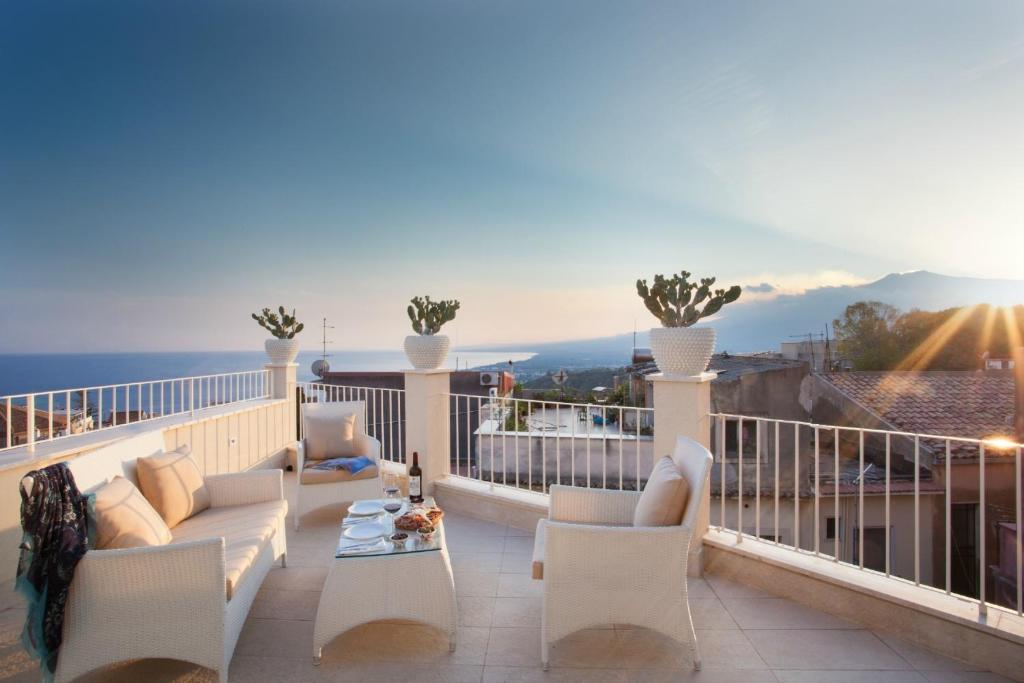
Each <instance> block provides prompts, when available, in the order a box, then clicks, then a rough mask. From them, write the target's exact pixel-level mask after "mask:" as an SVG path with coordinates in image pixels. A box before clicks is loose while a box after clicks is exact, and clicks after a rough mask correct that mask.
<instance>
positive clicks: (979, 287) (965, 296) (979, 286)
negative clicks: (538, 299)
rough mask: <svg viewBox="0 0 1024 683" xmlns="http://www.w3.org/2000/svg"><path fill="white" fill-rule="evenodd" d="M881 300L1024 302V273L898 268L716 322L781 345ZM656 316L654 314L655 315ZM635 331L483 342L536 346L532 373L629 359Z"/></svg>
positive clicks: (910, 304) (764, 345)
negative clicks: (994, 276)
mask: <svg viewBox="0 0 1024 683" xmlns="http://www.w3.org/2000/svg"><path fill="white" fill-rule="evenodd" d="M865 300H874V301H883V302H885V303H888V304H892V305H893V306H896V307H897V308H900V309H902V310H904V311H908V310H911V309H914V308H920V309H924V310H941V309H946V308H950V307H954V306H969V305H972V304H980V303H989V304H993V305H996V306H1007V305H1013V304H1024V280H989V279H984V278H968V277H954V276H950V275H939V274H937V273H930V272H928V271H923V270H922V271H916V272H912V273H894V274H892V275H887V276H885V277H883V278H882V279H880V280H877V281H875V282H870V283H867V284H864V285H855V286H844V287H820V288H817V289H810V290H807V291H806V292H804V293H803V294H784V295H780V296H778V297H776V298H774V299H768V300H759V301H747V302H744V300H743V299H742V298H741V299H740V301H739V302H737V303H735V304H733V305H731V306H728V307H726V308H725V309H724V310H723V312H722V314H721V315H720V316H719V317H718V318H717V319H716V320H714V322H713V325H714V327H715V329H716V330H717V331H718V343H717V348H718V350H720V351H729V352H732V353H745V352H750V351H769V350H778V348H779V344H780V343H781V342H783V341H787V340H790V339H791V338H792V337H794V336H796V335H806V334H807V333H808V332H811V333H815V334H817V333H819V332H823V331H824V328H825V325H826V324H831V323H832V321H833V320H834V319H836V318H838V317H839V316H840V315H841V314H842V312H843V310H844V309H845V308H846V306H848V305H849V304H851V303H854V302H856V301H865ZM649 322H650V323H651V324H653V323H654V322H655V321H654V319H653V318H651V319H650V321H649ZM648 344H649V340H648V335H647V331H646V330H644V331H643V332H640V333H639V334H638V335H637V345H639V346H647V345H648ZM632 348H633V334H632V333H627V334H620V335H615V336H612V337H601V338H597V339H576V340H570V341H561V342H551V343H547V344H530V345H529V348H524V345H523V344H511V345H501V346H489V347H481V348H480V350H488V351H491V350H494V351H497V350H505V351H512V350H515V351H524V350H527V351H534V352H536V353H537V355H536V356H535V357H533V358H532V359H530V360H529V361H525V362H523V363H517V364H516V368H517V370H520V369H521V370H523V371H526V372H528V373H530V374H533V373H542V372H543V371H545V370H547V369H551V368H558V367H564V368H566V369H569V370H571V369H572V368H590V367H615V366H621V365H625V364H627V363H629V360H630V353H631V350H632Z"/></svg>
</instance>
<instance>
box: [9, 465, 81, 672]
mask: <svg viewBox="0 0 1024 683" xmlns="http://www.w3.org/2000/svg"><path fill="white" fill-rule="evenodd" d="M28 476H30V477H32V479H33V481H32V491H31V492H30V493H25V489H24V487H19V490H20V491H21V528H22V532H23V535H22V540H21V555H20V557H19V558H18V575H17V580H16V587H17V589H18V590H19V591H20V592H21V594H22V595H24V596H25V598H26V599H27V600H28V603H29V606H28V615H27V617H26V619H25V628H24V630H23V631H22V633H21V642H22V645H24V647H25V649H26V650H28V652H29V653H30V654H32V655H33V656H35V657H38V658H39V660H40V667H41V668H42V670H43V676H44V678H45V679H46V680H47V681H50V680H52V679H53V674H54V672H55V671H56V670H57V652H58V650H59V649H60V644H61V638H62V636H63V629H64V606H65V604H66V603H67V599H68V589H69V588H70V586H71V579H72V578H74V575H75V565H77V564H78V561H79V560H80V559H82V556H83V555H85V552H86V550H88V547H89V535H90V534H89V531H90V529H89V519H88V514H87V513H88V509H89V507H90V505H91V501H92V499H93V497H92V496H83V495H82V494H81V493H80V492H79V490H78V486H76V485H75V478H74V476H72V474H71V470H69V469H68V466H67V464H66V463H63V462H61V463H57V464H56V465H50V466H49V467H45V468H43V469H41V470H35V471H33V472H29V474H28Z"/></svg>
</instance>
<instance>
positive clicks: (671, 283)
mask: <svg viewBox="0 0 1024 683" xmlns="http://www.w3.org/2000/svg"><path fill="white" fill-rule="evenodd" d="M689 278H690V273H688V272H686V271H685V270H684V271H682V272H680V273H679V274H678V275H673V276H671V277H668V278H666V277H665V276H664V275H655V276H654V284H653V285H651V286H650V287H648V286H647V280H637V281H636V292H637V294H639V295H640V298H641V299H643V300H644V305H645V306H647V310H649V311H650V312H651V313H653V314H654V316H655V317H656V318H657V319H658V320H660V321H661V324H662V325H663V326H665V327H689V326H690V325H693V324H694V323H696V322H697V321H698V320H700V319H701V318H707V317H708V316H712V315H714V314H715V313H718V311H720V310H721V309H722V306H725V305H726V304H731V303H732V302H734V301H736V299H739V298H740V292H741V290H740V287H739V285H733V286H732V287H730V288H729V289H727V290H726V289H715V290H712V289H711V286H712V285H713V284H715V278H713V277H706V278H701V280H700V284H697V283H696V282H690V281H689ZM705 301H706V302H707V303H704V302H705ZM702 303H704V307H703V308H698V307H699V306H700V304H702Z"/></svg>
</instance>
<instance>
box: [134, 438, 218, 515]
mask: <svg viewBox="0 0 1024 683" xmlns="http://www.w3.org/2000/svg"><path fill="white" fill-rule="evenodd" d="M137 465H138V477H139V488H140V489H142V494H143V495H144V496H146V500H148V501H149V502H150V503H151V504H152V505H153V507H154V508H156V511H157V512H159V513H160V516H161V517H163V518H164V521H165V522H167V526H169V527H171V528H172V529H173V528H174V527H175V526H177V525H178V524H179V523H181V522H183V521H184V520H186V519H188V518H189V517H191V516H192V515H195V514H198V513H200V512H202V511H203V510H205V509H206V508H208V507H210V492H209V491H207V490H206V484H205V483H204V482H203V473H202V472H200V471H199V465H197V464H196V461H195V460H193V459H192V456H191V455H190V451H189V449H188V446H183V447H181V448H179V449H178V450H176V451H171V452H169V453H161V454H159V455H151V456H149V457H148V458H139V459H138V462H137Z"/></svg>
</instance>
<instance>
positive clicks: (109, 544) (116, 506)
mask: <svg viewBox="0 0 1024 683" xmlns="http://www.w3.org/2000/svg"><path fill="white" fill-rule="evenodd" d="M95 495H96V499H95V506H94V509H93V511H92V512H93V519H94V521H95V524H96V545H95V547H96V548H97V549H99V550H105V549H108V548H140V547H145V546H155V545H166V544H168V543H170V542H171V530H170V529H169V528H167V524H166V523H165V522H164V520H163V518H162V517H161V516H160V514H159V513H158V512H157V511H156V510H154V509H153V506H152V505H150V504H149V501H147V500H146V498H145V496H143V495H142V492H141V491H139V489H137V488H135V484H133V483H131V482H130V481H128V480H127V479H125V478H124V477H114V479H113V481H111V482H110V483H109V484H104V485H103V486H101V487H100V488H98V489H97V490H96V494H95Z"/></svg>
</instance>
